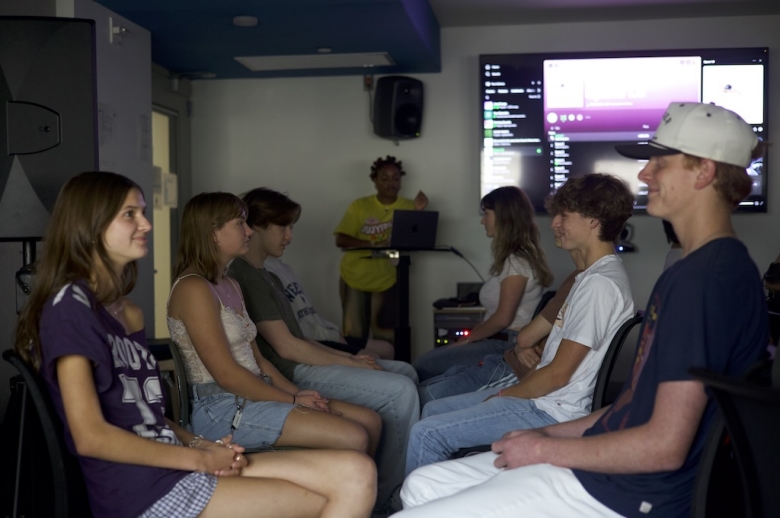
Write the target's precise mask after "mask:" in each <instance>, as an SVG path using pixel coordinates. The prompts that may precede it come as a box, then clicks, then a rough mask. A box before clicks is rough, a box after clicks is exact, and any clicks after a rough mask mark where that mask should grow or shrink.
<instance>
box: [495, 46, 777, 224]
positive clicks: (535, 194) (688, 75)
mask: <svg viewBox="0 0 780 518" xmlns="http://www.w3.org/2000/svg"><path fill="white" fill-rule="evenodd" d="M659 54H660V53H659V52H655V53H650V52H646V53H642V55H638V53H633V54H631V55H629V54H628V53H612V54H611V55H608V56H604V55H601V56H599V55H594V54H593V53H589V54H587V55H586V54H567V55H562V54H544V55H542V54H504V55H492V56H481V57H480V73H481V75H482V77H481V83H482V87H481V93H482V101H481V102H482V114H483V117H482V123H483V129H482V131H483V135H482V155H481V162H482V163H481V176H482V177H481V195H482V196H484V195H485V194H487V193H488V192H490V191H491V190H493V189H495V188H497V187H501V186H504V185H519V186H520V187H521V188H523V189H524V190H525V191H526V192H527V193H528V194H529V196H530V197H531V200H532V201H533V202H534V205H535V206H536V209H537V210H540V211H541V210H543V203H544V199H545V198H546V197H547V196H548V195H549V194H551V193H552V192H554V191H555V190H556V189H557V188H558V187H560V186H561V185H562V184H563V183H564V182H565V181H566V180H567V179H568V178H569V177H570V176H572V175H577V174H584V173H588V172H603V173H609V174H614V175H617V176H619V177H621V178H623V179H624V180H625V181H626V182H627V183H628V184H629V186H630V187H631V189H632V191H633V192H634V194H635V196H636V208H637V209H639V210H641V209H643V208H644V207H645V205H646V201H647V186H646V185H644V184H643V183H641V182H639V180H638V179H637V173H638V172H639V170H640V169H641V168H642V167H643V166H644V163H643V162H642V161H637V160H631V159H627V158H624V157H621V156H620V155H618V154H617V153H616V152H615V151H614V145H615V144H617V143H625V142H643V141H647V140H649V139H650V138H651V137H652V135H653V133H654V132H655V129H656V126H657V124H658V121H660V119H661V116H662V115H663V113H664V111H665V110H666V107H667V106H668V105H669V103H670V102H675V101H692V102H712V103H715V104H718V105H720V106H723V107H725V108H728V109H730V110H733V111H735V112H737V113H738V114H740V115H741V116H742V118H744V119H745V121H747V122H748V123H749V124H751V125H752V127H753V131H755V132H756V134H757V135H758V136H759V138H762V139H766V136H767V129H766V120H765V119H766V115H767V109H766V102H765V95H766V91H765V90H766V69H765V67H766V62H767V49H765V48H757V49H711V50H686V51H664V52H663V54H664V55H659ZM748 174H750V175H751V177H752V179H753V189H752V192H751V194H750V195H749V196H748V197H747V198H746V199H745V200H744V201H743V202H742V205H741V208H742V209H743V210H748V211H765V210H766V207H765V200H766V182H765V178H766V177H765V174H764V172H763V163H762V161H761V160H758V161H756V162H754V163H753V164H752V165H751V166H750V168H749V169H748Z"/></svg>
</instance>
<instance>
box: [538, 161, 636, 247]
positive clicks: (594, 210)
mask: <svg viewBox="0 0 780 518" xmlns="http://www.w3.org/2000/svg"><path fill="white" fill-rule="evenodd" d="M545 208H546V209H547V212H549V213H550V214H563V213H564V212H576V213H577V214H580V215H581V216H583V217H586V218H594V219H597V220H599V223H600V224H601V230H600V231H599V239H600V240H601V241H604V242H610V241H612V242H614V241H615V240H616V239H617V238H618V236H619V235H620V232H621V231H622V230H623V225H625V223H626V221H627V220H628V218H630V217H631V213H632V212H633V210H634V196H633V195H632V194H631V191H630V190H629V189H628V187H627V186H626V184H625V182H623V181H622V180H620V179H618V178H617V177H615V176H611V175H607V174H599V173H592V174H586V175H583V176H575V177H572V178H569V180H568V181H567V182H566V183H565V184H563V186H562V187H561V188H560V189H558V191H557V192H556V193H555V194H553V195H552V196H551V197H549V198H547V200H546V201H545Z"/></svg>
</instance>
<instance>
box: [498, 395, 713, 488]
mask: <svg viewBox="0 0 780 518" xmlns="http://www.w3.org/2000/svg"><path fill="white" fill-rule="evenodd" d="M706 404H707V395H706V394H705V392H704V386H703V384H702V383H700V382H698V381H668V382H664V383H661V384H660V385H659V386H658V392H657V394H656V398H655V405H654V406H653V414H652V416H651V417H650V420H649V421H648V422H647V423H645V424H643V425H641V426H637V427H634V428H626V429H623V430H619V431H616V432H609V433H605V434H601V435H595V436H589V437H577V438H559V437H550V436H549V435H547V434H545V433H543V431H539V430H537V431H530V432H528V433H525V434H521V435H517V436H514V437H511V438H508V439H502V440H501V441H497V442H496V443H494V444H493V451H494V452H496V453H499V457H498V458H497V459H496V466H497V467H508V468H516V467H519V466H525V465H529V464H539V463H550V464H554V465H556V466H562V467H567V468H579V469H585V470H589V471H596V472H599V473H656V472H660V471H672V470H676V469H679V468H680V467H681V466H682V465H683V464H684V463H685V459H686V457H687V455H688V451H689V450H690V447H691V443H692V442H693V438H694V436H695V434H696V431H697V429H698V427H699V421H700V420H701V416H702V414H703V413H704V408H705V406H706Z"/></svg>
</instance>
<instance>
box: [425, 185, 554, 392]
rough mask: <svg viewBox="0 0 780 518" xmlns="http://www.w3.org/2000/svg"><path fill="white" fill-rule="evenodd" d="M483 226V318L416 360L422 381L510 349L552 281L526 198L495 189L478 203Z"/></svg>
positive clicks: (511, 190) (509, 189) (510, 189)
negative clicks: (486, 242) (486, 255)
mask: <svg viewBox="0 0 780 518" xmlns="http://www.w3.org/2000/svg"><path fill="white" fill-rule="evenodd" d="M481 212H482V214H483V215H482V225H484V226H485V233H486V234H487V236H488V237H490V238H492V240H493V241H492V243H491V251H492V255H493V264H492V265H491V267H490V278H489V279H488V280H487V282H485V284H483V285H482V288H481V289H480V291H479V301H480V304H481V305H482V306H484V307H485V310H486V312H485V318H484V320H483V321H482V322H481V323H480V324H479V325H478V326H476V327H475V328H474V329H472V330H471V333H469V335H468V336H464V337H463V338H461V339H460V340H458V341H457V342H455V343H454V344H451V345H449V346H446V347H440V348H437V349H434V350H432V351H429V352H427V353H425V354H423V355H422V356H420V357H419V358H418V359H417V360H416V361H415V362H414V366H415V368H416V369H417V373H418V374H419V376H420V381H424V380H426V379H428V378H430V377H432V376H436V375H438V374H442V373H443V372H444V371H446V370H447V369H448V368H450V367H452V366H453V365H468V364H472V363H476V362H479V361H480V360H481V359H482V358H483V357H484V356H485V355H487V354H491V353H501V352H503V351H504V350H505V349H507V348H509V347H513V346H514V342H515V336H516V334H517V331H518V330H520V328H522V327H523V326H524V325H526V324H527V323H528V322H530V321H531V318H532V317H533V312H534V310H535V309H536V306H537V305H538V304H539V301H540V300H541V297H542V292H543V291H544V288H545V287H547V286H549V285H550V284H551V283H552V281H553V275H552V273H551V272H550V269H549V267H548V266H547V259H546V257H545V254H544V251H543V250H542V248H541V247H540V246H539V228H538V227H537V226H536V221H535V220H534V208H533V205H531V201H530V200H529V199H528V196H527V195H526V194H525V193H524V192H523V191H522V190H520V189H519V188H518V187H499V188H498V189H495V190H493V191H491V192H490V193H488V194H487V195H486V196H485V197H484V198H482V201H481Z"/></svg>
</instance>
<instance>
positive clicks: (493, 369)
mask: <svg viewBox="0 0 780 518" xmlns="http://www.w3.org/2000/svg"><path fill="white" fill-rule="evenodd" d="M480 360H482V361H480V362H479V364H475V365H469V366H465V365H456V366H454V367H450V368H449V369H447V372H445V373H444V374H440V375H439V376H434V377H433V378H428V379H427V380H426V381H424V382H422V383H420V384H419V385H418V386H417V392H419V394H420V407H421V408H423V409H425V406H426V405H427V404H428V403H429V402H430V401H433V400H435V399H442V398H446V397H450V396H457V395H458V394H468V393H469V392H476V391H478V390H484V389H485V388H490V387H494V386H495V387H496V388H503V387H507V386H509V385H513V384H515V383H517V377H516V376H515V374H514V372H512V369H510V368H509V365H508V364H507V363H506V362H505V361H504V355H503V354H489V355H487V356H485V357H484V358H480ZM480 393H482V392H480ZM485 397H487V396H485Z"/></svg>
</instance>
